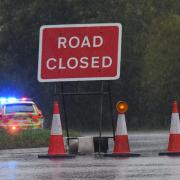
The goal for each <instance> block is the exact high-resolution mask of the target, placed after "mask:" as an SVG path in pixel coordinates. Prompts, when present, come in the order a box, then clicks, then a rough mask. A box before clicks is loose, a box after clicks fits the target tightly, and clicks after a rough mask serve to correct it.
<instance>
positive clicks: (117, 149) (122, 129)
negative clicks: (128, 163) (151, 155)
mask: <svg viewBox="0 0 180 180" xmlns="http://www.w3.org/2000/svg"><path fill="white" fill-rule="evenodd" d="M126 106H127V105H126V104H124V102H118V103H117V105H116V107H117V110H118V118H117V126H116V132H115V140H114V150H113V153H112V154H111V155H110V156H111V157H116V156H117V157H135V156H140V154H134V153H131V152H130V147H129V139H128V133H127V127H126V119H125V114H124V113H125V111H127V108H128V106H127V107H126ZM108 156H109V155H108Z"/></svg>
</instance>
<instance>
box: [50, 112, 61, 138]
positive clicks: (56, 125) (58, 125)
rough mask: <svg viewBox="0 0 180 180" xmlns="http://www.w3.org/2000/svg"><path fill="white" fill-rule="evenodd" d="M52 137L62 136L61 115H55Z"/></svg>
mask: <svg viewBox="0 0 180 180" xmlns="http://www.w3.org/2000/svg"><path fill="white" fill-rule="evenodd" d="M51 135H62V126H61V121H60V115H59V114H53V120H52V127H51Z"/></svg>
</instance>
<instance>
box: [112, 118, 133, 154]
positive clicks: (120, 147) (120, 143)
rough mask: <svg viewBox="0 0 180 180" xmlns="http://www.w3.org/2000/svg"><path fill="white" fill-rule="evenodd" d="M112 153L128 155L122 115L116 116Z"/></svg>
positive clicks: (125, 128)
mask: <svg viewBox="0 0 180 180" xmlns="http://www.w3.org/2000/svg"><path fill="white" fill-rule="evenodd" d="M114 143H115V144H114V150H113V153H117V154H122V153H130V148H129V140H128V134H127V127H126V120H125V115H124V114H118V120H117V127H116V134H115V142H114Z"/></svg>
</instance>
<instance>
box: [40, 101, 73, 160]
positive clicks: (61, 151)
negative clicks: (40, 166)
mask: <svg viewBox="0 0 180 180" xmlns="http://www.w3.org/2000/svg"><path fill="white" fill-rule="evenodd" d="M73 156H74V155H72V154H71V155H70V154H67V153H66V152H65V147H64V138H63V134H62V126H61V120H60V113H59V105H58V103H57V102H56V101H55V102H54V110H53V119H52V127H51V136H50V139H49V148H48V154H47V155H38V157H39V158H61V157H63V158H64V157H73Z"/></svg>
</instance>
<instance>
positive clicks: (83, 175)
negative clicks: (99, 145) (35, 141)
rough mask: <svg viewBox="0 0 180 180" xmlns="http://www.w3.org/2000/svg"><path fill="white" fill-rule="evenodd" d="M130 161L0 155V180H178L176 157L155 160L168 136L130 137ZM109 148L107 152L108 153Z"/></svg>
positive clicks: (28, 152) (30, 152)
mask: <svg viewBox="0 0 180 180" xmlns="http://www.w3.org/2000/svg"><path fill="white" fill-rule="evenodd" d="M129 138H130V146H131V151H132V152H135V153H141V157H136V158H135V157H134V158H101V157H95V156H94V155H86V156H76V157H75V158H74V159H61V160H60V159H56V160H54V159H53V160H49V159H38V158H37V155H38V154H46V153H47V148H33V149H14V150H1V151H0V180H32V179H33V180H36V179H38V180H41V179H42V180H44V179H52V180H58V179H66V180H70V179H82V180H83V179H90V180H96V179H97V180H98V179H108V180H113V179H115V180H116V179H117V180H118V179H127V180H132V179H133V180H134V179H135V180H136V179H137V180H141V179H144V180H149V179H152V180H161V179H163V180H166V179H167V180H176V179H177V180H179V179H180V157H179V158H178V157H173V158H171V157H159V156H158V153H159V152H160V151H164V150H165V149H166V147H167V140H168V133H167V132H158V133H130V135H129ZM111 149H112V147H111V148H110V149H109V151H111Z"/></svg>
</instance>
